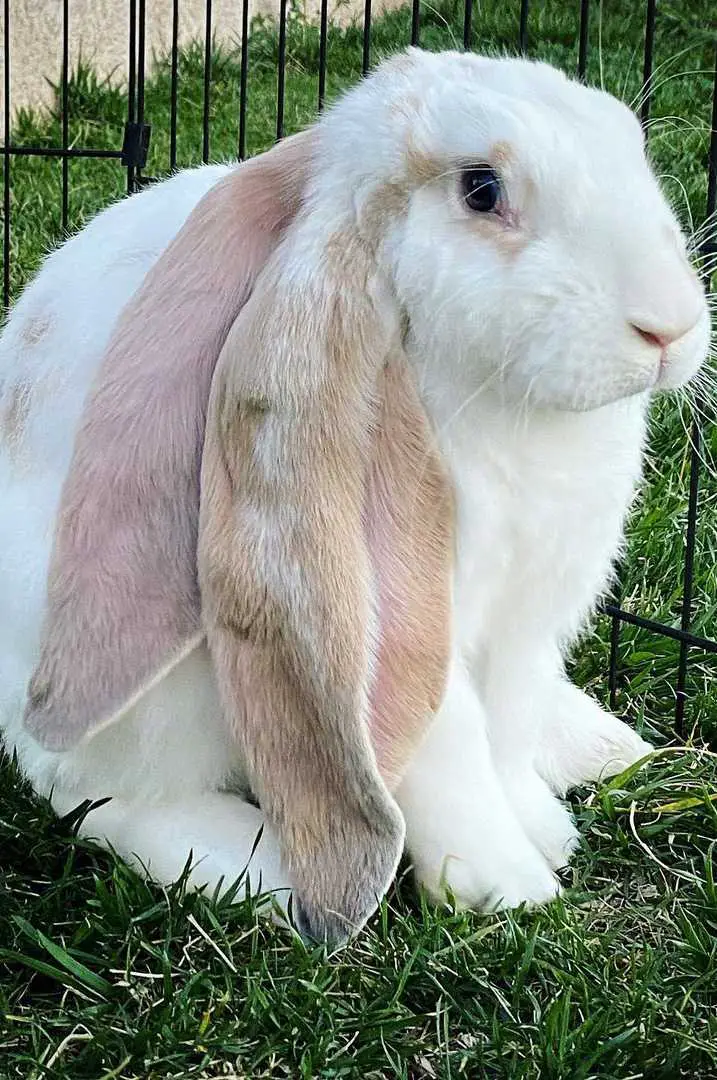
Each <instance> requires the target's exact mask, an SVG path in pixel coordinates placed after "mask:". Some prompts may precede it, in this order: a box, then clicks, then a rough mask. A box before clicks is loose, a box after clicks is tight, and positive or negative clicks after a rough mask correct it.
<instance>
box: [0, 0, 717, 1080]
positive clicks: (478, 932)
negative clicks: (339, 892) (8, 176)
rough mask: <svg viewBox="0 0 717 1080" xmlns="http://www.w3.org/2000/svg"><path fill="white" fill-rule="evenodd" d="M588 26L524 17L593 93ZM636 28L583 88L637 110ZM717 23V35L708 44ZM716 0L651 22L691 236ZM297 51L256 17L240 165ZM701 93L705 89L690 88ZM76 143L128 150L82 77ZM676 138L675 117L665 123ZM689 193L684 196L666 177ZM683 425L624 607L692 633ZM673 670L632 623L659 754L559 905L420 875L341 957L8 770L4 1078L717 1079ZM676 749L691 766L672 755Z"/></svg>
mask: <svg viewBox="0 0 717 1080" xmlns="http://www.w3.org/2000/svg"><path fill="white" fill-rule="evenodd" d="M578 7H579V5H578V4H577V3H568V2H567V0H551V2H542V0H541V2H539V0H535V2H534V3H533V5H532V7H531V16H530V25H529V31H530V41H531V52H532V54H533V55H536V56H541V57H543V58H546V59H549V60H551V61H552V62H554V63H556V64H558V65H560V66H563V67H565V68H566V69H568V70H574V69H575V66H576V62H577V19H578V14H577V10H578ZM642 15H643V12H642V5H635V4H634V3H633V2H632V0H611V2H610V4H609V5H607V6H606V8H605V10H604V11H603V12H602V17H600V16H599V12H598V9H597V7H593V10H592V12H591V28H590V34H591V51H590V66H589V78H590V79H591V80H593V81H599V79H600V75H601V70H602V76H603V78H604V82H605V85H606V87H607V88H608V89H611V90H613V91H615V92H617V93H619V94H620V95H621V96H623V97H625V98H626V99H628V100H630V99H632V98H633V97H634V96H635V95H636V94H637V93H638V92H639V89H640V81H641V75H640V67H641V50H642V32H643V30H642ZM710 19H712V22H710ZM474 31H475V32H474V40H473V45H474V47H475V48H478V49H485V48H500V49H510V50H512V49H513V48H514V44H515V42H516V40H517V33H518V5H517V3H516V4H513V5H511V9H510V10H507V9H506V5H504V4H502V3H500V2H498V0H484V2H483V3H481V4H476V5H475V10H474ZM714 34H715V26H714V16H713V14H712V5H711V3H710V0H692V2H691V3H690V4H689V6H688V5H683V4H678V3H677V0H675V2H674V3H672V4H670V3H668V2H667V0H664V2H663V3H661V4H660V5H659V17H658V27H657V37H656V59H655V64H656V66H657V65H661V64H663V63H664V64H665V66H664V68H660V67H658V68H657V79H656V82H657V84H658V89H657V91H656V94H655V98H654V102H653V112H652V115H653V117H654V118H655V123H654V126H653V127H652V128H651V152H652V154H653V157H654V160H655V162H656V165H657V168H658V171H659V172H660V173H661V174H665V175H666V179H665V185H666V188H667V190H668V193H669V194H670V195H671V196H672V197H673V198H674V200H675V205H676V206H677V208H678V211H679V213H680V215H681V216H682V218H683V220H684V221H685V223H686V224H689V219H690V217H692V218H693V219H694V222H695V224H698V223H699V222H700V221H701V220H702V218H703V216H704V211H705V199H706V173H705V157H706V152H707V146H708V138H709V132H708V128H709V115H710V113H709V109H710V100H709V95H710V86H711V72H710V68H711V66H712V64H713V62H714ZM421 35H422V37H421V41H422V44H425V45H426V46H427V47H431V48H439V47H446V46H450V45H452V44H454V43H455V42H456V41H460V40H461V37H462V9H461V7H460V6H459V5H457V4H455V3H453V2H452V0H439V4H438V6H437V7H430V8H429V7H428V6H422V9H421ZM409 38H410V12H409V11H408V10H407V9H402V10H400V11H398V12H394V13H392V14H390V15H387V16H385V17H383V18H381V19H380V20H377V21H376V23H375V27H374V35H373V55H374V57H377V56H378V55H380V54H381V53H385V52H390V51H394V50H395V49H396V48H398V47H399V46H400V45H402V44H404V43H406V42H408V40H409ZM361 49H362V34H361V29H360V27H350V28H348V29H347V30H345V31H341V30H336V29H335V30H332V31H331V33H330V36H329V45H328V68H329V79H328V84H327V87H328V92H329V96H332V95H334V94H335V93H337V92H338V91H339V90H340V89H341V88H342V87H344V86H346V85H348V84H349V83H351V82H353V81H354V80H355V79H356V78H358V76H359V74H360V69H361ZM277 55H278V43H277V35H276V31H275V28H274V27H273V26H271V25H270V24H268V23H266V22H261V21H258V22H255V25H254V30H253V33H252V37H251V41H250V50H249V56H250V68H249V99H248V100H249V111H248V150H249V152H251V153H254V152H257V151H259V150H261V149H262V148H264V147H265V146H267V145H268V144H269V143H270V142H271V141H272V136H273V130H274V126H275V119H276V114H275V87H276V63H277ZM287 56H288V72H287V100H286V128H287V131H291V130H295V129H296V128H298V127H300V126H301V125H302V124H304V123H305V122H307V121H308V120H310V119H311V117H312V116H313V115H314V112H315V108H316V101H317V97H318V33H317V31H316V30H315V29H314V28H312V27H309V26H307V25H306V24H304V23H303V22H302V21H301V20H300V19H298V18H296V17H292V19H291V20H290V25H289V32H288V42H287ZM239 71H240V65H239V61H238V57H237V56H235V55H233V54H231V53H228V52H226V51H215V53H214V56H213V63H212V76H213V79H212V97H211V110H210V113H211V117H210V118H211V156H212V157H213V158H217V159H218V158H226V157H230V156H232V155H233V153H234V152H235V150H236V145H237V128H238V120H237V118H238V86H239ZM685 72H690V74H684V73H685ZM179 85H180V104H179V140H178V153H179V162H180V164H189V163H193V162H196V161H198V159H199V157H200V154H201V143H202V138H201V116H202V95H201V85H202V50H201V49H200V48H199V47H197V48H196V49H189V50H188V51H187V52H185V53H184V54H183V55H182V57H181V64H180V80H179ZM70 102H71V112H72V120H71V123H70V141H71V144H73V145H82V146H90V147H118V146H119V145H120V144H121V137H122V126H123V123H124V116H125V111H126V99H125V94H124V92H123V90H122V89H113V88H111V87H110V86H108V85H106V84H103V83H101V82H100V81H98V80H97V78H96V77H95V76H94V74H93V72H92V71H91V70H90V69H89V68H86V67H85V68H82V69H81V70H80V71H78V72H77V73H76V75H75V77H74V78H73V81H72V85H71V88H70ZM168 103H169V68H168V65H167V63H166V62H163V61H160V62H159V63H158V64H157V65H156V67H155V69H154V74H153V75H152V78H151V79H150V81H149V82H148V85H147V93H146V113H147V116H148V117H149V118H150V119H151V121H152V124H153V135H152V152H151V159H150V162H149V167H148V171H149V172H151V173H153V174H155V175H159V174H161V173H162V172H164V171H166V169H167V162H168V155H169V149H168V147H169V137H168V126H169V125H168V113H169V106H168ZM674 117H681V118H683V119H682V120H680V121H677V120H674V119H670V118H674ZM14 138H15V140H16V141H17V142H18V143H33V144H35V145H47V146H50V145H59V143H60V124H59V117H58V116H47V115H40V114H32V113H27V112H26V113H24V114H22V115H21V116H19V117H18V119H17V123H16V128H15V131H14ZM668 174H669V176H674V177H677V178H679V182H678V181H677V180H674V179H669V178H667V176H668ZM60 179H61V172H60V166H59V165H58V164H57V162H51V161H45V160H42V159H18V160H16V161H14V162H13V164H12V222H13V232H12V251H11V254H12V262H11V278H12V287H13V292H14V293H16V292H17V291H18V290H19V288H20V287H21V286H22V284H23V283H24V282H25V281H26V280H27V279H28V278H29V276H31V274H32V273H33V272H34V270H35V269H36V267H37V265H38V263H39V260H40V258H41V256H42V254H43V252H44V251H45V250H47V248H48V247H49V246H50V245H51V244H53V243H55V242H56V241H57V240H58V239H59V238H60V232H61V229H60V212H59V205H60V204H59V199H60V190H61V188H60ZM70 182H71V189H70V192H71V197H70V224H71V227H73V228H74V227H76V226H78V225H79V224H81V222H82V221H84V220H86V218H87V217H88V216H89V215H91V214H92V213H93V212H94V211H95V210H96V209H98V208H99V207H100V206H102V205H104V204H105V203H106V202H107V201H108V200H109V199H110V198H112V197H114V196H116V195H118V194H120V193H121V191H122V190H123V188H124V174H123V172H122V170H121V169H120V168H119V167H118V166H117V164H116V163H115V162H104V161H97V160H93V161H91V162H84V161H73V162H72V163H71V165H70ZM689 422H690V421H689V413H688V411H687V409H686V407H685V406H684V405H683V404H681V403H680V402H678V401H674V400H673V401H663V402H661V403H660V404H659V405H658V406H657V407H656V409H655V413H654V417H653V425H652V426H653V431H652V442H651V453H650V463H649V466H648V470H647V478H646V483H645V486H644V490H643V493H642V496H641V499H640V502H639V504H638V506H637V507H636V510H635V513H634V514H633V516H632V519H631V523H630V527H629V541H630V543H629V549H628V554H627V556H626V560H625V568H624V575H623V603H624V605H625V606H626V607H627V608H628V609H630V610H632V611H635V612H640V613H642V614H644V615H647V616H650V617H652V618H657V619H660V620H663V621H666V622H667V623H669V624H671V625H679V618H680V606H681V598H682V570H681V568H682V559H683V551H684V527H685V521H686V513H687V499H688V465H689V455H688V449H687V443H686V438H685V431H684V429H685V426H686V425H687V424H688V423H689ZM703 440H704V441H703V448H702V453H703V455H704V457H705V459H706V462H707V467H705V468H703V470H702V479H701V492H700V525H699V529H698V536H697V553H696V564H695V588H694V629H695V632H696V633H698V634H702V635H705V636H710V635H712V636H713V635H714V629H715V624H716V620H715V608H716V606H717V580H716V577H715V574H716V572H715V567H716V566H717V558H716V557H715V556H716V548H717V530H716V529H715V500H716V499H717V481H716V480H715V469H714V465H713V464H712V462H713V461H714V458H715V456H717V431H716V429H715V427H714V426H713V425H711V424H709V423H707V422H705V423H704V424H703ZM678 654H679V649H678V647H677V646H676V645H675V644H674V643H673V642H670V641H669V640H667V639H663V638H659V637H656V636H655V635H652V634H649V633H646V632H644V631H641V630H635V629H632V628H630V627H624V628H623V630H622V633H621V638H620V648H619V659H620V670H621V681H620V689H619V695H618V708H619V710H620V711H621V712H623V713H625V714H627V715H629V716H630V717H632V718H633V719H634V721H635V722H636V723H637V724H638V725H639V726H640V727H641V728H642V729H643V730H644V731H645V732H646V733H647V734H648V735H649V736H650V737H652V738H653V739H654V740H655V741H656V742H657V743H658V744H659V745H661V746H664V747H665V748H666V749H665V750H664V752H663V753H661V754H660V755H658V756H657V757H656V758H655V760H653V761H652V762H650V763H649V764H647V765H645V766H644V767H643V768H642V769H640V770H638V771H635V772H634V773H632V774H630V775H626V776H623V777H621V778H617V780H616V781H614V782H612V783H611V784H609V785H606V786H603V787H601V788H600V789H598V790H591V791H583V792H578V793H577V794H576V796H575V797H574V807H575V812H576V814H577V816H578V819H579V822H580V825H581V829H582V834H583V836H584V847H583V849H582V851H581V853H580V855H579V857H578V858H577V860H576V862H575V865H574V867H573V868H572V869H571V872H570V874H569V876H568V877H567V878H566V886H567V888H566V893H565V896H564V898H563V899H562V900H560V901H558V902H556V903H555V904H553V905H551V906H550V907H548V908H546V909H544V910H542V911H539V912H534V913H527V912H518V913H516V914H509V915H500V916H479V915H466V914H456V913H453V912H451V911H448V910H443V911H436V910H432V909H430V908H429V907H427V906H425V905H424V904H423V903H422V901H421V899H420V898H419V897H417V896H416V894H415V892H414V890H413V889H412V887H411V884H410V881H408V880H406V876H405V875H404V877H403V878H402V880H401V881H400V882H399V883H398V884H397V885H396V887H395V888H394V889H393V890H392V891H391V893H390V894H389V896H388V897H387V899H386V901H385V903H384V904H383V906H382V909H381V912H380V914H379V915H378V916H377V917H376V918H375V919H374V920H373V921H372V923H371V925H370V927H369V928H368V930H367V931H366V932H365V933H364V934H363V935H362V936H361V937H360V939H359V940H358V941H356V942H355V943H353V944H352V945H351V946H350V947H349V948H348V949H347V950H346V951H344V952H343V953H341V954H340V955H338V956H337V957H333V958H330V957H327V956H326V955H325V954H324V953H323V952H322V951H321V950H319V949H317V950H310V949H307V948H306V947H305V946H304V945H303V944H302V943H301V942H299V941H298V940H294V939H291V938H289V937H288V936H286V935H284V934H282V933H280V932H278V931H276V930H275V929H273V928H272V927H270V926H268V925H266V923H264V922H262V921H260V920H258V918H257V916H256V913H255V910H254V907H253V905H252V903H251V902H250V901H248V900H246V899H244V898H243V897H242V896H241V892H240V891H239V892H238V893H237V894H236V895H235V896H234V897H233V898H231V899H227V900H222V901H219V902H215V901H213V900H212V899H211V898H206V897H203V896H197V895H196V894H194V895H192V894H186V893H185V891H184V889H183V887H182V885H181V883H180V884H178V885H177V886H176V887H174V888H172V889H168V890H163V889H160V888H158V887H156V886H153V885H148V884H147V883H145V882H143V881H141V880H139V879H138V878H137V877H136V875H134V874H133V873H132V871H130V870H129V869H128V868H127V867H125V866H124V865H123V864H122V863H120V862H118V861H117V860H115V859H113V858H112V857H111V856H109V855H107V854H104V853H101V852H98V851H96V850H95V849H94V848H93V847H92V846H91V845H89V844H87V843H85V842H83V841H81V840H78V839H77V838H76V837H75V836H74V835H73V832H72V828H71V824H70V823H68V822H66V821H65V822H58V821H56V820H54V819H53V817H52V815H51V814H50V812H49V810H48V808H47V806H46V805H45V804H43V803H40V802H38V801H37V800H35V799H34V798H33V797H32V796H31V794H30V792H29V791H28V790H27V788H26V787H25V786H24V785H23V783H22V781H21V780H20V778H19V777H18V776H17V775H16V774H15V770H14V768H13V766H12V764H11V763H9V762H6V764H5V766H4V767H3V768H2V772H0V872H1V873H2V875H3V882H2V885H3V887H2V889H0V1016H2V1018H3V1023H0V1078H1V1080H10V1078H18V1080H19V1078H22V1080H31V1078H35V1077H37V1078H40V1077H42V1078H45V1077H48V1078H50V1077H52V1078H63V1080H64V1078H70V1080H85V1078H86V1080H100V1078H104V1080H109V1078H110V1077H117V1078H121V1080H131V1078H165V1077H219V1076H236V1077H251V1078H261V1077H292V1078H293V1077H301V1078H304V1077H306V1078H308V1077H322V1078H329V1077H357V1078H366V1080H369V1078H378V1077H405V1078H406V1080H409V1078H410V1080H419V1078H431V1077H441V1078H446V1080H447V1078H452V1077H459V1076H466V1077H484V1076H485V1077H506V1078H510V1080H521V1078H525V1080H532V1078H538V1077H539V1078H550V1080H553V1078H554V1080H558V1078H562V1080H588V1078H592V1077H600V1078H604V1080H608V1078H610V1080H612V1078H615V1080H628V1078H632V1077H635V1078H638V1077H645V1078H648V1080H673V1078H676V1077H680V1076H685V1077H690V1078H699V1080H709V1078H711V1077H717V888H716V886H715V856H714V851H715V838H716V837H717V798H716V793H717V784H716V783H715V780H716V778H717V766H716V764H715V761H716V759H715V756H714V755H710V753H709V751H708V750H706V749H704V747H705V746H706V745H707V744H708V743H709V741H710V740H712V742H713V743H714V741H715V739H717V685H716V683H715V672H716V670H717V662H716V661H715V658H714V657H712V658H710V657H709V656H702V655H700V654H698V653H696V652H694V651H693V652H692V653H691V656H690V667H689V679H688V690H689V703H688V712H687V716H688V721H689V739H688V744H687V746H685V747H681V746H676V745H674V739H673V738H672V736H671V718H672V712H673V709H674V685H675V675H676V670H677V663H678ZM608 655H609V624H608V623H607V620H605V619H599V620H598V621H597V623H596V626H595V629H594V630H593V631H591V632H590V633H589V634H588V635H586V637H585V639H584V640H583V642H582V644H581V646H580V648H579V649H578V650H576V654H575V657H574V662H573V670H574V674H575V677H576V679H577V680H578V682H580V683H581V684H582V685H585V686H587V687H589V688H590V689H591V690H592V691H593V693H595V694H596V695H597V696H598V697H599V698H600V699H602V700H605V699H606V694H607V688H606V672H607V669H608ZM670 744H673V746H672V748H671V749H670Z"/></svg>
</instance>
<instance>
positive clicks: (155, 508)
mask: <svg viewBox="0 0 717 1080" xmlns="http://www.w3.org/2000/svg"><path fill="white" fill-rule="evenodd" d="M313 142H314V136H313V134H312V133H311V132H305V133H303V134H301V135H298V136H294V137H293V138H292V139H287V140H285V141H284V142H282V143H280V144H278V145H277V146H276V147H275V148H274V149H272V150H270V151H269V152H268V153H266V154H264V155H262V156H261V157H258V158H254V159H252V160H251V161H249V162H247V163H246V164H244V165H242V166H240V167H239V168H237V169H236V170H235V171H234V172H232V173H231V174H230V175H229V176H228V177H227V178H226V179H225V180H223V181H222V182H220V183H219V184H218V185H217V186H216V187H215V188H213V189H212V190H211V191H210V192H209V193H208V194H207V195H206V196H205V198H204V199H203V200H202V201H201V202H200V203H199V204H198V206H197V207H196V208H195V210H194V212H193V213H192V214H191V216H190V217H189V219H188V220H187V222H186V224H185V225H184V227H183V228H182V229H181V231H180V232H179V234H178V235H177V237H176V238H175V239H174V241H173V242H172V244H171V245H170V246H169V247H168V249H167V250H166V252H165V253H164V254H163V255H162V257H161V258H160V259H159V261H158V262H157V264H156V265H155V267H154V268H153V270H152V271H151V272H150V273H149V274H148V275H147V278H146V280H145V282H144V283H143V285H142V286H141V288H140V289H139V291H138V293H137V294H136V295H135V296H134V297H133V298H132V301H131V303H130V304H129V306H128V307H127V308H126V309H125V311H124V312H123V314H122V315H121V317H120V319H119V321H118V324H117V326H116V328H115V330H114V331H113V334H112V337H111V339H110V343H109V345H108V348H107V351H106V354H105V356H104V358H103V361H102V364H101V367H100V371H99V374H98V377H97V379H96V382H95V385H94V387H93V388H92V390H91V393H90V395H89V398H88V401H87V403H86V405H85V409H84V413H83V416H82V420H81V424H80V427H79V429H78V433H77V436H76V440H75V447H74V455H73V458H72V462H71V466H70V470H69V473H68V476H67V479H66V482H65V485H64V488H63V491H62V496H61V502H60V508H59V514H58V519H57V525H56V532H55V538H54V549H53V552H52V557H51V563H50V570H49V575H48V599H47V616H46V622H45V627H44V633H43V637H42V643H41V654H40V660H39V663H38V666H37V669H36V671H35V673H34V675H33V678H32V680H31V684H30V690H29V699H28V706H27V710H26V714H25V724H26V727H27V728H28V729H29V730H30V731H31V732H32V734H33V735H34V736H35V737H36V738H37V739H38V740H39V741H40V742H41V743H42V744H43V745H44V746H46V747H49V748H51V749H54V750H59V749H66V748H68V747H71V746H73V745H74V744H76V743H77V742H78V740H80V739H81V738H82V737H83V736H85V735H87V734H89V733H91V732H92V731H93V730H96V729H97V728H98V727H100V726H103V725H104V724H106V723H109V722H111V721H112V720H113V719H115V718H116V717H117V716H118V715H120V714H121V713H122V712H124V711H125V710H126V709H127V708H128V707H129V706H130V705H131V704H132V703H133V702H134V701H136V699H137V698H138V697H139V696H141V694H142V693H143V692H144V691H145V690H146V689H147V688H148V687H149V686H150V685H152V684H153V683H154V682H156V681H157V680H158V679H159V678H161V676H162V673H163V672H165V671H167V670H168V669H169V668H171V667H172V666H173V665H174V664H175V663H176V662H178V661H179V660H180V659H181V658H182V657H183V656H184V655H186V653H187V652H188V651H190V650H191V649H192V648H193V647H195V646H196V645H197V644H198V643H199V641H200V640H201V639H202V637H203V631H202V629H201V619H200V597H199V590H198V585H197V576H196V554H197V550H196V549H197V523H198V516H199V472H200V464H201V451H202V444H203V439H204V426H205V417H206V409H207V402H208V398H209V390H210V385H211V379H212V375H213V372H214V367H215V364H216V361H217V358H218V356H219V353H220V351H221V347H222V345H223V343H224V340H225V338H226V335H227V333H228V331H229V328H230V326H231V325H232V323H233V321H234V319H235V318H236V316H237V313H238V312H239V311H240V310H241V308H242V305H243V304H244V303H245V302H246V300H247V297H248V296H249V294H250V292H251V289H252V286H253V283H254V280H255V278H256V276H257V274H258V272H259V271H260V269H261V267H262V266H263V264H264V262H265V261H266V258H267V256H268V255H269V253H270V252H271V251H272V249H273V248H274V247H275V245H276V243H277V242H278V240H279V238H280V236H281V234H282V231H283V230H284V228H285V227H286V225H287V223H288V222H289V221H290V219H291V218H292V216H293V215H294V214H295V213H296V210H297V208H298V206H299V202H300V199H301V196H302V192H303V188H304V184H305V181H306V178H307V175H308V171H309V160H310V158H311V154H312V147H313Z"/></svg>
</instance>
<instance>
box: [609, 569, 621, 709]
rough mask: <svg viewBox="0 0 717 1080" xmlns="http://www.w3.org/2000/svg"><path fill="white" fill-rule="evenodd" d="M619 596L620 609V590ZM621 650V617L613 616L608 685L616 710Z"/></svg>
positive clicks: (612, 705)
mask: <svg viewBox="0 0 717 1080" xmlns="http://www.w3.org/2000/svg"><path fill="white" fill-rule="evenodd" d="M615 591H616V593H617V595H616V597H615V600H616V602H617V605H618V607H619V606H620V596H619V593H618V590H617V589H616V590H615ZM619 648H620V616H619V615H613V617H612V625H611V627H610V667H609V669H608V680H607V685H608V689H609V691H610V708H611V709H614V708H615V706H616V705H617V675H618V671H617V661H618V649H619Z"/></svg>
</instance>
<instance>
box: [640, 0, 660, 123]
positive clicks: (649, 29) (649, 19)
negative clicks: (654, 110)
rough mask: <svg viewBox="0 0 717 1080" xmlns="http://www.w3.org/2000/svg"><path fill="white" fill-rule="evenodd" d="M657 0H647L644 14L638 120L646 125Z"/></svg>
mask: <svg viewBox="0 0 717 1080" xmlns="http://www.w3.org/2000/svg"><path fill="white" fill-rule="evenodd" d="M656 11H657V0H647V10H646V12H645V57H644V61H643V65H642V106H641V108H640V119H641V120H642V123H643V124H646V123H647V121H648V120H649V118H650V105H651V103H652V87H651V85H650V84H651V82H652V68H653V57H654V52H655V14H656Z"/></svg>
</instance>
